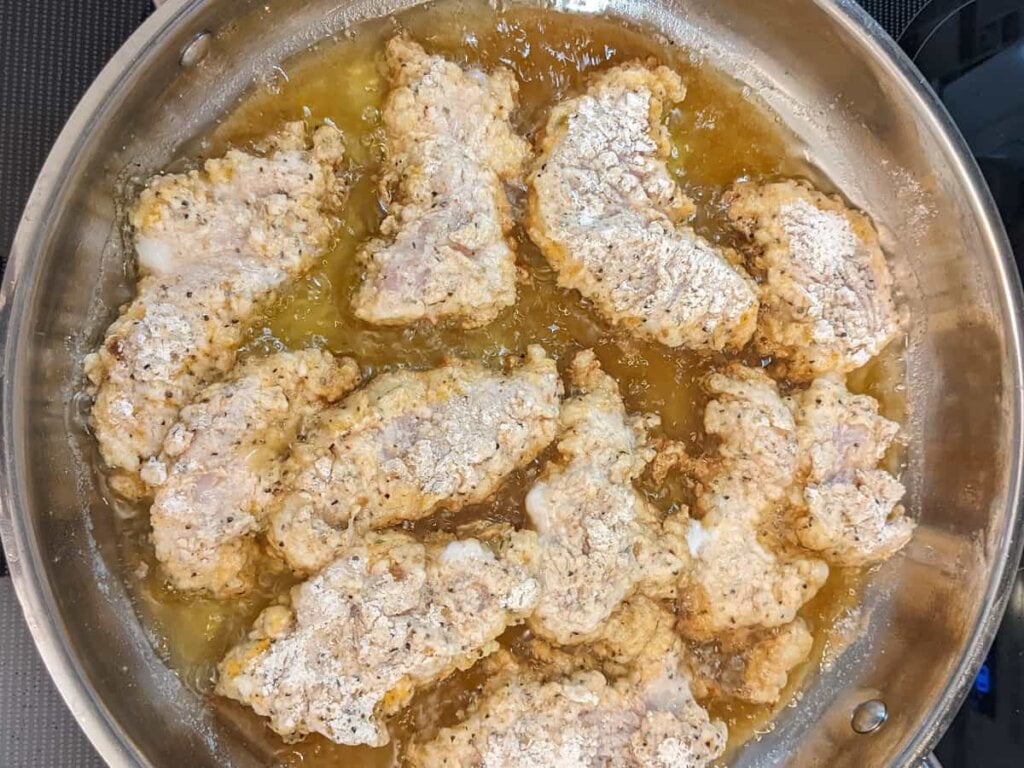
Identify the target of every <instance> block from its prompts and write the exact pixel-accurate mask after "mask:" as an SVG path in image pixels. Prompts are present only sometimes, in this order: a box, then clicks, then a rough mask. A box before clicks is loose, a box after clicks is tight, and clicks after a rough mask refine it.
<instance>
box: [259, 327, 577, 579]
mask: <svg viewBox="0 0 1024 768" xmlns="http://www.w3.org/2000/svg"><path fill="white" fill-rule="evenodd" d="M561 395H562V384H561V380H560V378H559V376H558V371H557V369H556V368H555V361H554V360H552V359H551V358H549V357H548V356H547V355H546V354H545V352H544V350H543V349H541V348H540V347H538V346H531V347H530V348H529V350H528V351H527V354H526V357H525V359H524V360H523V361H522V363H521V364H520V365H519V366H518V367H516V368H514V369H513V370H511V371H510V372H508V373H506V374H503V373H497V372H494V371H492V370H490V369H488V368H485V367H484V366H482V365H480V364H478V363H470V362H463V361H455V362H452V363H450V364H448V365H445V366H443V367H441V368H436V369H434V370H430V371H396V372H393V373H387V374H383V375H381V376H378V377H377V378H376V379H374V380H373V381H372V382H370V384H369V385H368V386H367V387H365V388H363V389H361V390H359V391H357V392H355V393H353V394H352V395H350V396H349V397H348V398H346V399H345V400H344V401H343V402H342V403H341V405H339V406H338V407H336V408H332V409H329V410H327V411H325V412H324V413H322V414H321V416H320V417H319V419H318V420H317V421H316V422H315V423H314V425H313V427H312V428H311V429H310V430H309V432H308V434H307V435H305V436H304V438H303V439H300V440H299V441H298V443H297V444H296V446H295V449H294V450H293V452H292V456H291V458H290V460H289V464H288V467H287V470H286V472H287V474H286V481H285V488H286V491H285V493H284V494H283V495H282V498H281V500H280V502H279V504H278V506H277V507H276V508H275V511H274V513H273V514H272V516H271V535H270V540H271V543H272V544H273V545H274V546H276V547H277V548H278V549H280V550H281V552H282V553H283V554H284V556H285V558H286V559H287V560H288V563H289V564H290V565H291V566H292V567H293V568H294V569H295V570H297V571H304V572H308V573H311V572H313V571H316V570H318V569H319V568H321V567H323V566H324V565H326V564H327V563H328V562H329V561H330V560H332V559H333V555H334V552H335V550H337V548H338V547H339V546H341V544H342V543H343V542H344V541H345V534H344V531H345V529H346V527H347V526H348V525H349V523H350V522H352V521H356V522H357V523H358V524H359V525H360V526H361V527H363V528H384V527H387V526H389V525H394V524H396V523H399V522H402V521H403V520H415V519H419V518H423V517H426V516H427V515H429V514H431V513H432V512H434V511H435V510H436V509H438V508H439V507H441V506H444V507H447V508H451V509H457V508H459V507H462V506H464V505H466V504H474V503H477V502H480V501H483V500H484V499H486V498H487V497H488V496H490V495H491V494H492V493H493V492H494V491H495V490H496V489H497V488H498V486H499V485H500V484H501V482H502V480H504V479H505V477H507V476H508V475H509V473H511V472H512V471H513V470H515V469H518V468H520V467H523V466H525V465H526V464H528V463H529V462H530V461H532V460H533V459H534V458H536V456H537V455H538V454H539V453H540V452H541V451H542V450H543V449H544V448H545V447H547V445H548V444H549V443H550V442H551V441H552V440H553V439H554V437H555V433H556V431H557V429H558V413H559V405H560V402H561Z"/></svg>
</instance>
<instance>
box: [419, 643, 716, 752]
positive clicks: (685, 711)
mask: <svg viewBox="0 0 1024 768" xmlns="http://www.w3.org/2000/svg"><path fill="white" fill-rule="evenodd" d="M674 661H675V660H674V659H671V658H669V659H665V660H664V664H663V665H662V667H661V670H660V674H658V675H657V676H653V677H648V676H637V677H633V678H628V679H622V680H618V681H616V682H614V683H611V682H609V681H608V680H606V679H605V677H604V676H603V675H602V674H601V673H600V672H596V671H583V672H577V673H574V674H571V675H568V676H565V677H557V678H555V679H553V680H550V681H545V680H544V679H543V678H540V677H538V676H537V675H536V674H535V673H531V672H528V671H526V670H520V669H517V668H516V667H515V666H513V667H512V668H511V669H510V670H509V671H508V672H507V673H506V674H503V675H498V676H497V677H494V678H492V679H491V680H490V681H489V682H488V684H487V686H486V687H485V689H484V691H483V693H482V694H481V696H480V698H479V699H478V700H477V702H476V703H475V704H474V705H473V706H472V707H471V709H470V711H469V715H468V716H467V717H466V719H465V720H464V721H463V722H462V723H460V724H459V725H456V726H455V727H453V728H442V729H441V732H440V733H439V734H438V735H437V737H436V738H434V739H433V740H432V741H429V742H426V743H421V744H413V745H412V746H411V747H410V749H409V751H408V754H407V757H408V760H409V763H410V764H411V765H412V766H418V767H420V768H438V767H439V766H450V767H451V768H539V767H540V766H544V767H545V768H561V767H562V766H566V767H567V768H568V767H569V766H571V768H701V767H702V766H705V765H707V764H708V763H709V762H711V761H712V760H714V759H715V758H716V757H718V756H719V755H720V754H721V753H722V752H723V750H724V749H725V739H726V728H725V725H723V724H722V723H720V722H717V721H714V722H713V721H712V720H711V719H710V717H709V716H708V713H707V712H706V711H705V710H704V709H703V708H702V707H701V706H700V705H699V704H698V703H697V702H696V701H694V699H693V696H692V695H691V693H690V687H689V684H688V682H687V678H686V677H685V676H684V675H683V674H682V673H681V672H680V671H679V669H678V667H677V665H676V664H675V663H674Z"/></svg>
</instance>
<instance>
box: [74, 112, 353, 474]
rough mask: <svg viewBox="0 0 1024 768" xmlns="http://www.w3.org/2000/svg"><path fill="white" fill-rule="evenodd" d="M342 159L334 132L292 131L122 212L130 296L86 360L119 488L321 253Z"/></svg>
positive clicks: (166, 180)
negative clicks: (133, 280)
mask: <svg viewBox="0 0 1024 768" xmlns="http://www.w3.org/2000/svg"><path fill="white" fill-rule="evenodd" d="M342 156H343V150H342V142H341V134H340V133H339V132H338V131H337V129H335V128H332V127H329V126H323V127H321V128H319V129H317V131H316V132H315V133H314V135H313V140H312V145H308V144H307V141H306V138H305V128H304V127H303V124H302V123H290V124H288V125H287V126H285V128H284V129H283V130H282V131H281V132H280V133H279V134H277V135H276V136H274V137H272V138H271V139H270V140H269V141H268V148H267V152H266V154H265V155H264V156H259V155H254V154H250V153H248V152H242V151H240V150H231V151H229V152H228V153H227V154H226V155H225V156H224V157H223V158H219V159H214V160H207V161H206V163H205V164H204V166H203V169H202V170H201V171H191V172H189V173H186V174H171V175H166V176H158V177H156V178H154V179H152V180H151V181H150V182H149V185H148V186H147V187H146V189H145V190H144V191H143V192H142V195H141V196H140V198H139V201H138V203H137V204H136V206H135V208H134V210H133V211H132V212H131V223H132V227H133V230H134V241H135V249H136V252H137V254H138V264H139V275H140V278H139V284H138V287H137V292H136V297H135V300H134V301H132V302H131V304H129V305H128V306H127V307H126V308H125V309H124V311H123V312H122V313H121V316H120V317H118V318H117V320H115V321H114V323H113V324H112V325H111V326H110V328H109V329H108V330H107V335H106V339H105V340H104V342H103V345H102V346H101V347H100V348H99V350H97V351H96V352H95V353H94V354H92V355H89V356H88V357H87V358H86V360H85V370H86V373H87V374H88V376H89V379H90V381H91V382H92V387H93V389H94V392H95V396H96V402H95V404H94V405H93V409H92V418H91V425H92V428H93V431H94V432H95V433H96V438H97V440H98V441H99V446H100V453H101V454H102V456H103V460H104V461H105V462H106V463H107V465H108V466H110V467H112V468H114V469H118V470H125V474H124V475H123V476H122V480H123V482H122V483H121V488H122V489H123V490H125V491H130V486H131V480H132V478H133V477H135V476H136V473H137V472H138V471H139V469H140V467H141V466H142V464H143V463H144V462H145V461H146V460H147V459H149V458H150V457H152V456H155V455H156V454H157V453H159V451H160V446H161V445H162V443H163V440H164V437H165V436H166V435H167V430H169V429H170V428H171V426H172V425H173V424H174V422H175V420H176V419H177V416H178V411H179V410H180V409H181V408H182V406H184V405H186V404H187V403H189V402H191V400H192V399H193V397H194V396H195V394H196V393H197V392H198V391H199V390H200V389H201V388H202V387H203V386H204V385H206V384H208V383H210V382H211V381H213V380H214V379H216V378H218V377H219V376H221V375H223V374H224V372H225V371H227V370H229V369H230V368H231V366H232V365H233V364H234V356H235V350H236V349H237V348H238V346H239V345H240V344H241V342H242V336H243V333H244V331H245V323H246V322H247V321H248V320H249V319H250V318H251V317H252V316H253V314H254V312H255V311H256V309H257V308H258V307H259V306H260V305H262V304H265V303H266V302H268V301H269V300H270V299H271V298H272V297H273V295H274V294H275V292H276V291H278V290H279V289H280V288H281V287H282V286H284V285H285V283H287V282H288V281H289V280H292V279H294V278H295V277H297V276H298V275H300V274H301V273H303V272H304V271H306V270H307V269H309V268H310V267H311V266H312V265H313V264H315V263H316V261H317V260H318V259H319V258H320V256H321V254H322V253H323V252H324V250H325V249H326V248H327V246H328V244H329V241H330V237H331V219H330V211H331V209H332V208H334V207H335V206H336V205H337V204H338V203H339V201H340V197H341V196H342V194H343V193H344V191H345V185H344V183H343V182H342V180H341V179H340V177H339V175H338V174H339V170H340V166H341V161H342ZM137 486H138V482H137V477H136V487H137Z"/></svg>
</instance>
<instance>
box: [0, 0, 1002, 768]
mask: <svg viewBox="0 0 1024 768" xmlns="http://www.w3.org/2000/svg"><path fill="white" fill-rule="evenodd" d="M411 4H412V2H409V1H408V0H171V1H170V2H168V3H167V4H166V5H164V6H163V7H162V8H161V9H160V10H159V12H157V13H156V14H155V15H154V16H153V17H152V18H150V19H149V20H148V21H147V22H146V23H145V24H144V25H143V26H142V28H140V29H139V30H138V32H137V33H136V34H135V35H134V36H133V37H132V38H131V39H130V40H129V41H128V43H127V44H126V45H125V46H124V47H123V48H122V49H121V50H120V51H119V52H118V54H117V55H116V56H115V57H114V59H113V60H112V61H111V62H110V64H109V65H108V66H107V68H106V69H105V70H104V71H103V73H102V74H101V75H100V77H99V78H98V79H97V81H96V83H95V84H94V85H93V87H92V88H91V89H90V91H89V92H88V94H87V95H86V97H85V98H84V99H83V101H82V103H81V105H80V106H79V107H78V109H77V110H76V111H75V113H74V115H73V116H72V118H71V120H70V121H69V123H68V125H67V127H66V128H65V130H64V132H63V133H62V134H61V137H60V139H59V140H58V142H57V144H56V146H55V147H54V149H53V152H52V153H51V155H50V158H49V160H48V161H47V163H46V166H45V168H44V169H43V172H42V174H41V176H40V178H39V181H38V183H37V185H36V188H35V191H34V192H33V195H32V198H31V201H30V202H29V204H28V207H27V209H26V211H25V217H24V220H23V221H22V224H21V228H20V229H19V231H18V234H17V237H16V240H15V243H14V248H13V251H12V253H11V257H10V262H9V265H8V268H7V274H6V276H5V279H4V284H3V290H2V294H0V310H2V324H3V330H4V333H5V341H4V349H3V355H4V367H3V393H2V396H3V401H2V422H3V442H2V461H3V476H2V488H0V490H2V505H3V509H2V514H0V529H2V534H3V543H4V546H5V548H6V551H7V554H8V558H9V560H10V566H11V571H12V575H13V577H14V580H15V585H16V587H17V591H18V596H19V597H20V599H21V602H22V605H23V607H24V610H25V614H26V616H27V618H28V621H29V624H30V626H31V629H32V633H33V635H34V636H35V639H36V642H37V644H38V645H39V649H40V651H41V653H42V655H43V657H44V659H45V661H46V664H47V666H48V668H49V670H50V672H51V674H52V675H53V677H54V679H55V680H56V682H57V685H58V686H59V687H60V689H61V691H62V693H63V695H64V697H65V699H66V700H67V702H68V704H69V705H70V707H71V708H72V710H73V711H74V713H75V715H76V717H77V718H78V720H79V722H80V723H81V725H82V727H83V728H84V729H85V731H86V733H87V734H88V735H89V738H90V739H92V741H93V743H94V744H95V745H96V747H97V749H98V750H99V751H100V752H101V754H102V755H103V756H104V757H105V758H106V759H107V760H108V761H109V762H110V763H111V764H112V765H154V766H179V765H187V766H196V767H199V766H225V765H237V766H249V765H256V764H257V758H256V757H255V756H254V755H253V754H252V753H250V752H249V751H248V750H247V747H246V745H245V742H244V740H242V739H241V738H240V737H239V736H238V735H237V734H235V733H233V732H231V731H230V730H229V729H228V728H227V727H226V726H225V725H223V724H221V723H220V722H219V721H218V720H217V719H216V718H215V717H214V716H213V715H212V714H211V713H210V710H209V709H208V706H207V704H206V703H204V701H202V700H201V699H200V698H199V697H198V696H197V695H196V694H194V693H193V692H192V691H190V690H189V689H188V688H186V687H185V686H184V685H183V684H182V683H181V682H180V681H179V680H178V679H177V678H176V677H175V676H174V674H172V673H171V672H170V671H169V670H168V669H167V668H166V667H165V666H164V664H163V663H162V662H161V661H160V660H159V659H158V657H157V655H156V653H155V652H154V650H153V648H152V645H151V643H150V640H149V639H148V638H147V636H146V634H145V632H144V630H143V628H142V627H141V626H140V625H139V623H138V621H137V619H136V617H135V615H134V613H133V611H132V608H131V605H130V603H129V601H128V599H127V596H126V593H125V589H124V587H123V585H122V583H121V582H120V581H119V579H118V578H117V576H116V575H115V573H116V557H117V548H116V544H115V541H114V536H113V525H112V523H111V520H110V513H109V511H108V510H107V508H106V507H105V506H104V504H103V502H102V499H101V498H100V496H99V492H98V490H97V487H96V485H95V482H94V480H93V478H92V475H91V473H90V472H89V471H88V468H87V466H88V460H89V458H90V455H91V454H90V451H91V450H92V447H91V442H90V440H89V438H88V436H87V435H85V434H84V432H83V430H82V429H81V426H80V425H81V411H82V408H83V403H82V402H80V399H79V398H77V397H76V396H75V392H76V391H77V389H78V388H79V387H80V378H79V377H80V357H81V355H82V354H83V352H84V351H85V350H87V349H88V348H89V347H91V346H92V345H94V344H95V343H96V341H97V339H98V338H99V335H100V334H101V332H102V329H103V328H104V327H105V326H106V324H107V323H108V322H109V320H110V318H111V316H112V315H113V313H114V311H115V308H116V306H117V305H118V303H119V302H120V301H122V300H123V299H124V298H125V296H126V295H127V292H128V290H129V287H128V286H129V283H130V281H129V280H127V279H126V278H125V275H124V271H123V266H122V265H123V264H124V262H125V254H124V253H123V252H122V249H121V246H120V240H119V237H118V210H117V209H116V207H115V205H114V203H113V200H115V199H116V197H117V195H116V192H117V190H118V186H119V184H120V183H121V181H122V180H123V179H124V178H125V176H126V175H128V174H130V173H140V174H147V173H150V172H153V171H155V170H157V169H159V168H161V167H162V166H163V165H164V164H165V163H167V162H168V160H169V159H170V158H171V157H172V156H173V155H174V152H175V149H176V148H177V147H179V146H180V145H181V144H182V143H183V142H186V141H188V140H189V139H191V138H192V137H195V136H196V135H198V134H200V133H201V132H202V131H203V129H204V128H205V127H207V126H208V125H209V124H210V122H211V121H212V120H213V119H214V118H215V117H216V116H217V115H218V114H220V113H222V112H224V111H225V110H226V109H227V108H228V107H229V106H230V105H231V103H232V102H233V101H234V100H235V99H236V98H237V96H238V94H239V93H240V92H241V91H242V90H243V89H244V88H246V86H247V85H249V84H250V82H251V81H252V78H253V77H254V76H255V75H257V74H259V73H261V72H265V71H267V70H268V69H269V67H270V66H271V65H272V64H274V63H276V62H277V61H280V60H281V59H282V58H284V57H286V56H287V55H289V54H290V53H292V52H295V51H298V50H300V49H302V48H304V47H306V46H308V45H309V44H311V43H312V42H314V41H316V40H317V39H320V38H322V37H324V36H326V35H328V34H330V33H332V32H335V31H337V30H339V29H341V28H342V27H344V26H345V25H346V24H349V23H351V22H352V21H353V20H356V19H359V18H363V17H366V16H379V15H381V14H385V13H388V12H390V11H392V10H395V9H396V8H399V7H403V6H406V5H411ZM564 5H565V6H566V7H568V8H574V9H581V8H582V9H584V10H589V11H595V10H608V11H610V12H614V13H616V14H618V15H621V16H623V17H625V18H628V19H631V20H633V21H635V22H640V23H644V24H648V25H650V26H652V27H654V28H656V29H659V30H661V31H662V32H664V33H665V34H666V35H668V36H669V37H671V38H675V39H676V40H677V41H679V42H681V43H684V44H686V45H689V46H691V47H693V48H695V49H697V50H699V51H700V52H702V53H703V54H704V55H706V56H707V58H708V60H710V61H712V62H713V63H715V64H716V65H717V66H719V67H722V68H724V69H726V70H728V71H730V72H732V73H733V74H735V75H736V77H738V78H739V79H741V80H743V81H745V82H746V83H747V84H749V85H750V86H751V88H752V89H753V90H754V91H756V93H757V94H758V95H759V96H760V97H761V98H763V99H764V100H765V101H766V102H767V103H768V104H769V105H770V106H771V107H772V108H773V109H775V110H776V111H777V112H778V113H779V114H780V115H781V116H782V117H783V119H784V120H786V121H787V122H788V123H789V125H790V126H791V127H792V128H793V129H794V130H795V131H796V132H797V133H798V134H799V136H800V137H801V139H802V140H803V141H804V142H805V143H806V147H807V153H808V156H809V157H810V158H812V159H813V161H814V162H815V163H817V164H818V165H819V166H820V167H821V168H822V169H823V170H824V171H825V173H827V174H828V175H829V176H831V178H832V179H833V180H834V181H835V182H836V183H837V184H838V185H839V186H840V187H841V188H843V189H844V190H845V191H846V192H847V193H848V194H849V196H850V197H851V198H852V199H853V201H854V202H855V203H857V204H859V205H861V206H863V207H865V208H866V209H867V210H868V211H869V212H870V213H871V214H872V215H873V216H874V218H875V220H876V221H877V222H878V223H879V225H880V226H881V228H882V230H883V232H884V234H885V239H886V244H887V246H888V248H889V250H890V252H891V253H892V254H894V258H895V263H896V267H897V273H898V279H899V282H900V285H901V288H902V291H903V293H904V294H905V296H906V300H907V303H908V305H909V307H910V310H911V313H912V314H911V317H912V320H911V324H910V351H909V377H908V398H909V403H910V407H911V418H910V422H909V424H908V425H907V432H908V434H909V454H910V466H909V469H908V472H907V480H908V485H909V488H910V496H909V501H910V505H911V508H912V510H913V512H914V514H915V515H917V516H919V518H920V520H921V527H920V529H919V532H918V534H917V535H916V537H915V540H914V541H913V543H912V545H911V546H910V547H909V549H908V551H907V552H906V555H905V556H902V557H900V558H897V559H896V560H894V561H892V562H890V563H888V564H886V565H885V566H884V567H882V568H881V569H879V570H878V572H877V573H876V574H875V575H874V578H873V579H872V582H871V586H870V588H869V590H868V595H867V604H866V609H865V621H864V623H863V626H862V629H861V630H860V631H859V632H858V633H855V635H856V636H855V637H854V638H853V642H852V644H851V645H850V646H849V647H848V648H847V649H846V650H845V652H843V654H842V655H841V656H840V657H839V659H838V660H837V661H836V662H835V663H834V664H833V665H832V666H831V667H830V668H829V669H827V670H821V671H820V672H818V673H817V674H815V675H813V676H812V679H811V681H810V683H809V687H808V689H807V690H806V692H805V693H804V694H803V696H802V697H801V698H800V699H799V701H798V702H797V703H796V705H795V706H793V707H790V708H787V709H786V710H785V711H784V712H783V713H782V714H781V716H780V717H779V718H778V721H777V723H776V726H775V728H774V730H773V731H771V732H770V733H768V734H766V735H764V736H763V737H762V738H761V739H760V740H759V741H756V742H753V743H751V744H750V745H749V746H748V747H747V748H746V749H745V750H744V751H743V753H742V754H741V755H740V756H739V757H738V758H737V764H738V765H742V766H755V765H758V766H761V765H777V764H785V763H788V764H792V765H801V766H809V765H824V764H826V763H827V764H829V765H831V766H845V765H849V766H882V765H908V764H910V763H911V762H913V761H914V760H916V759H918V758H920V757H921V756H922V755H923V754H924V753H926V752H927V750H928V748H929V746H930V745H931V744H932V743H933V742H934V741H935V740H936V739H937V738H938V736H939V735H940V733H941V732H942V730H943V728H944V727H945V726H946V725H947V724H948V722H949V720H950V718H951V717H952V715H953V713H954V712H955V710H956V707H957V705H958V704H959V702H960V700H961V699H962V697H963V695H964V693H965V691H966V689H967V686H968V685H969V683H970V681H971V679H972V677H973V674H974V672H975V670H976V668H977V666H978V665H979V663H980V660H981V658H982V655H983V653H984V651H985V649H986V648H987V646H988V644H989V642H990V641H991V639H992V635H993V633H994V631H995V628H996V626H997V624H998V621H999V618H1000V615H1001V613H1002V609H1003V606H1004V604H1005V600H1006V597H1007V594H1008V587H1009V585H1010V583H1011V579H1012V576H1013V573H1014V569H1015V566H1016V563H1017V558H1018V556H1019V552H1020V544H1021V536H1020V529H1019V525H1018V513H1017V502H1018V497H1019V492H1020V482H1021V405H1022V393H1021V381H1022V379H1021V338H1020V335H1021V314H1020V312H1021V310H1020V307H1021V304H1020V299H1021V296H1020V286H1019V282H1018V278H1017V276H1016V272H1015V270H1014V267H1013V263H1012V259H1011V256H1010V253H1009V250H1008V246H1007V243H1006V240H1005V237H1004V234H1003V231H1002V229H1001V227H1000V225H999V223H998V219H997V216H996V213H995V209H994V207H993V205H992V202H991V200H990V199H989V195H988V193H987V191H986V189H985V187H984V184H983V182H982V181H981V177H980V175H979V173H978V170H977V168H976V167H975V165H974V162H973V161H972V160H971V158H970V156H969V155H968V153H967V151H966V148H965V146H964V144H963V142H962V140H961V139H960V137H959V135H958V134H957V132H956V129H955V128H954V127H953V126H952V125H951V123H950V121H949V119H948V117H947V116H946V114H945V113H944V112H943V110H942V108H941V107H940V106H939V105H938V103H937V102H936V100H935V98H934V97H933V95H932V94H931V93H930V92H929V91H928V89H927V88H926V87H925V85H924V84H923V82H922V81H921V79H920V77H919V76H918V75H917V73H916V72H915V71H914V70H913V68H912V67H911V65H910V63H909V62H908V61H907V60H906V59H905V58H904V57H903V55H902V54H901V53H900V51H899V50H898V49H897V47H896V46H895V45H894V44H893V42H892V41H891V40H889V39H888V38H887V37H885V35H884V33H882V31H881V30H880V29H879V28H878V27H877V26H876V25H875V24H874V23H873V22H872V21H871V20H870V19H869V18H868V17H867V16H866V15H865V14H864V13H863V12H862V11H861V10H860V9H859V8H858V7H857V6H856V5H854V3H853V2H852V1H851V0H842V1H841V2H830V0H654V1H648V2H641V1H640V0H609V2H604V1H603V0H566V2H565V3H564ZM204 32H206V33H208V36H207V37H204V38H201V39H200V41H199V42H194V41H196V39H197V35H200V34H201V33H204ZM190 44H191V47H190ZM204 54H205V56H204ZM200 59H202V60H201V61H199V60H200ZM197 62H198V63H197ZM873 700H877V701H880V702H883V703H884V705H885V708H886V710H887V714H888V718H887V721H886V722H885V723H884V724H883V725H882V726H881V727H879V728H877V729H875V730H874V731H872V732H871V733H868V734H859V733H857V732H855V730H854V729H853V727H852V726H851V718H853V716H854V712H855V711H857V708H858V706H859V705H861V704H862V703H863V702H867V701H873ZM877 707H878V704H877V703H875V704H872V705H869V707H867V708H866V709H865V708H862V709H860V710H859V715H858V720H857V722H858V723H860V724H863V723H864V722H866V721H865V720H864V719H863V718H864V717H865V716H866V715H870V714H871V712H872V708H876V709H877ZM868 720H870V718H868Z"/></svg>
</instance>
